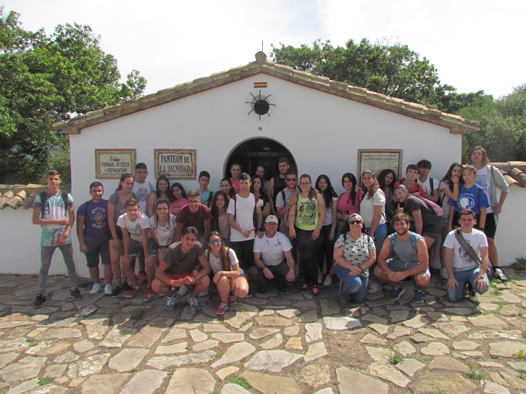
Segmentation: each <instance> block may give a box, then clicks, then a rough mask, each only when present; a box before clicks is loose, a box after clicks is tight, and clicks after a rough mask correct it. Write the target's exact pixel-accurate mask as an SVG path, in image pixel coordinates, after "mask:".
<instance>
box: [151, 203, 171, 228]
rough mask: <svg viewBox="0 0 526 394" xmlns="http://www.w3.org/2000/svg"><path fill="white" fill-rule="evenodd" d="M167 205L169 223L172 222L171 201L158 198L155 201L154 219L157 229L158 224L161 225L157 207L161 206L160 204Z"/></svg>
mask: <svg viewBox="0 0 526 394" xmlns="http://www.w3.org/2000/svg"><path fill="white" fill-rule="evenodd" d="M162 204H164V205H166V207H167V208H168V224H170V201H168V200H157V202H156V203H155V219H154V220H153V221H154V223H155V229H156V230H157V226H158V225H159V210H158V209H157V208H159V205H162Z"/></svg>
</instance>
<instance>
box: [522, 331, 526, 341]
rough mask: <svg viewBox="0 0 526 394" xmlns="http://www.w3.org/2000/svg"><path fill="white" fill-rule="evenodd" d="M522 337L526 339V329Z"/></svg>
mask: <svg viewBox="0 0 526 394" xmlns="http://www.w3.org/2000/svg"><path fill="white" fill-rule="evenodd" d="M522 337H523V338H524V339H526V331H523V332H522Z"/></svg>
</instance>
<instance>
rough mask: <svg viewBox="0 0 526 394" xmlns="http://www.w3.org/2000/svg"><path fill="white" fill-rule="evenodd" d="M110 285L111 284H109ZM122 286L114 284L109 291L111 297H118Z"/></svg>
mask: <svg viewBox="0 0 526 394" xmlns="http://www.w3.org/2000/svg"><path fill="white" fill-rule="evenodd" d="M110 286H111V285H110ZM122 291H123V288H122V287H121V286H115V287H114V288H113V291H112V292H111V296H112V297H118V296H120V295H121V293H122Z"/></svg>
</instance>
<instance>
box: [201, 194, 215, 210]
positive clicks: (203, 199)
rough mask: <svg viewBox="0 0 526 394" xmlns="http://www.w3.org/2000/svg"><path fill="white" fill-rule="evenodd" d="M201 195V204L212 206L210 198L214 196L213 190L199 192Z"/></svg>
mask: <svg viewBox="0 0 526 394" xmlns="http://www.w3.org/2000/svg"><path fill="white" fill-rule="evenodd" d="M199 195H200V196H201V204H204V205H206V206H207V207H208V208H210V207H211V206H212V199H213V198H214V192H213V191H211V190H209V191H207V192H206V193H204V194H202V193H199Z"/></svg>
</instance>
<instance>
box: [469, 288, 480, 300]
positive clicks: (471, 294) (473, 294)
mask: <svg viewBox="0 0 526 394" xmlns="http://www.w3.org/2000/svg"><path fill="white" fill-rule="evenodd" d="M468 299H469V300H470V301H471V302H479V297H478V295H477V292H476V291H474V290H470V291H469V296H468Z"/></svg>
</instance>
